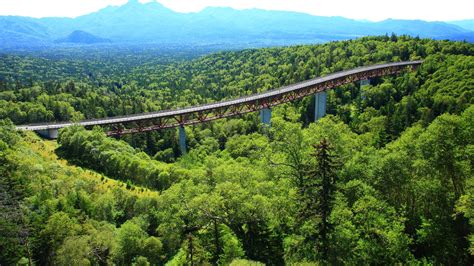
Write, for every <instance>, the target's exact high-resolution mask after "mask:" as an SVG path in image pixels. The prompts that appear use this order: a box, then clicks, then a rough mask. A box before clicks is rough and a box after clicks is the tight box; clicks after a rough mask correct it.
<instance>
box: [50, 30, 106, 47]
mask: <svg viewBox="0 0 474 266" xmlns="http://www.w3.org/2000/svg"><path fill="white" fill-rule="evenodd" d="M55 42H56V43H75V44H97V43H111V42H112V41H111V40H109V39H105V38H100V37H97V36H95V35H92V34H90V33H88V32H85V31H82V30H76V31H73V32H72V33H71V34H69V35H68V36H67V37H66V38H62V39H58V40H56V41H55Z"/></svg>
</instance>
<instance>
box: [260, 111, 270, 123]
mask: <svg viewBox="0 0 474 266" xmlns="http://www.w3.org/2000/svg"><path fill="white" fill-rule="evenodd" d="M271 119H272V109H270V108H265V109H262V110H260V121H261V122H262V124H264V125H267V126H270V125H271Z"/></svg>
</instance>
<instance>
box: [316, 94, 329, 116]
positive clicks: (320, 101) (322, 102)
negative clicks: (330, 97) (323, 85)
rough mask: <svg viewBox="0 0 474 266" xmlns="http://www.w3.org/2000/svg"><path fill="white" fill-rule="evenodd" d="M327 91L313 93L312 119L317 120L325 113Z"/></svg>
mask: <svg viewBox="0 0 474 266" xmlns="http://www.w3.org/2000/svg"><path fill="white" fill-rule="evenodd" d="M326 98H327V92H325V91H322V92H318V93H316V94H315V95H314V121H318V120H319V119H321V118H322V117H324V116H325V115H326Z"/></svg>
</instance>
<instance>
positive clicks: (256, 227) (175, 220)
mask: <svg viewBox="0 0 474 266" xmlns="http://www.w3.org/2000/svg"><path fill="white" fill-rule="evenodd" d="M63 53H65V54H69V53H68V52H64V51H63ZM71 53H72V52H71ZM110 53H111V54H113V55H114V56H110V55H107V54H108V53H103V52H100V51H89V52H87V53H86V52H74V56H71V55H68V56H66V55H62V54H61V53H59V54H58V53H55V52H54V51H52V52H51V54H48V53H47V52H44V53H42V54H41V55H37V56H33V55H23V54H3V55H0V58H1V60H0V162H1V163H0V175H1V176H0V195H1V196H0V217H1V218H0V265H13V264H20V265H23V264H37V265H109V264H117V265H131V264H133V265H165V264H166V265H260V264H266V265H284V264H296V265H302V264H305V265H313V264H314V265H319V264H323V265H325V264H349V265H366V264H372V265H381V264H414V265H429V264H432V265H440V264H446V265H472V264H473V263H474V231H473V230H474V174H473V172H474V106H473V102H474V45H473V44H470V43H465V42H450V41H434V40H429V39H419V38H411V37H406V36H395V35H392V36H380V37H366V38H361V39H357V40H350V41H341V42H331V43H327V44H321V45H304V46H291V47H282V48H264V49H249V50H243V51H227V52H218V53H212V54H209V55H202V52H201V53H196V54H183V55H176V57H172V56H168V55H167V56H160V54H159V53H155V52H154V53H151V52H146V50H144V51H120V52H116V54H115V53H112V52H110ZM418 59H423V60H424V63H423V65H422V66H420V67H419V69H418V70H417V71H414V72H406V73H402V74H400V75H398V76H387V77H382V78H376V79H373V80H371V84H370V85H368V86H363V87H360V86H359V84H348V85H344V86H342V87H340V88H337V89H334V90H332V91H330V92H329V93H328V115H327V116H326V117H324V118H323V119H321V120H319V121H317V122H313V120H314V117H313V113H314V112H313V108H314V106H313V99H312V98H311V97H307V98H305V99H302V100H298V101H295V102H293V103H288V104H283V105H281V106H278V107H275V108H274V109H273V113H272V124H271V127H270V128H267V127H265V126H262V125H260V123H259V118H258V116H257V115H258V114H248V115H244V116H241V117H236V118H231V119H223V120H218V121H215V122H211V123H206V124H202V125H196V126H192V127H187V128H186V133H187V137H188V147H189V152H188V153H187V154H184V155H183V154H180V151H179V148H178V144H177V130H175V129H168V130H163V131H158V132H149V133H141V134H135V135H127V136H123V137H120V138H109V137H107V136H106V135H105V133H104V129H102V128H94V129H93V130H86V129H84V128H82V127H79V126H73V127H69V128H65V129H63V130H61V131H60V136H59V139H58V140H57V141H46V140H41V139H40V138H39V137H38V136H36V135H35V134H34V133H32V132H18V131H15V129H14V125H15V124H26V123H35V122H44V121H64V120H72V121H78V120H81V119H85V118H98V117H108V116H115V115H123V114H132V113H140V112H149V111H156V110H163V109H169V108H178V107H183V106H190V105H194V104H199V103H207V102H215V101H219V100H222V99H230V98H234V97H238V96H242V95H248V94H252V93H256V92H262V91H265V90H269V89H272V88H277V87H279V86H282V85H286V84H291V83H294V82H297V81H302V80H306V79H310V78H313V77H317V76H322V75H325V74H329V73H332V72H335V71H339V70H344V69H350V68H354V67H357V66H363V65H371V64H376V63H383V62H396V61H404V60H418Z"/></svg>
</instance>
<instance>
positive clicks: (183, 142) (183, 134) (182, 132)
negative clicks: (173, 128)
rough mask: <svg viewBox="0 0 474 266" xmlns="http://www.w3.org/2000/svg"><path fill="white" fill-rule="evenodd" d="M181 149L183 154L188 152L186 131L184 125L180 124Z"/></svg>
mask: <svg viewBox="0 0 474 266" xmlns="http://www.w3.org/2000/svg"><path fill="white" fill-rule="evenodd" d="M179 150H180V151H181V154H182V155H184V154H186V153H188V150H187V149H186V131H185V130H184V126H179Z"/></svg>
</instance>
